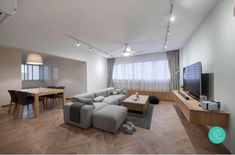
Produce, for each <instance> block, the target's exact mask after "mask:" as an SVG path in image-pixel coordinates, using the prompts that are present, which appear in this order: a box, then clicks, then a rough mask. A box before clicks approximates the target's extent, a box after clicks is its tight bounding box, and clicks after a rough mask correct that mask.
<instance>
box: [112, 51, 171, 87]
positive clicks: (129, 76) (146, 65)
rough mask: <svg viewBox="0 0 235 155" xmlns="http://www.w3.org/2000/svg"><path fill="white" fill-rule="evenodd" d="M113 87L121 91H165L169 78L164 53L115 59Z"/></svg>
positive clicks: (168, 84)
mask: <svg viewBox="0 0 235 155" xmlns="http://www.w3.org/2000/svg"><path fill="white" fill-rule="evenodd" d="M113 82H114V86H115V87H117V88H123V89H134V90H149V91H167V90H170V82H171V76H170V72H169V67H168V60H167V55H166V53H157V54H147V55H140V56H133V57H128V58H117V59H116V61H115V65H114V69H113Z"/></svg>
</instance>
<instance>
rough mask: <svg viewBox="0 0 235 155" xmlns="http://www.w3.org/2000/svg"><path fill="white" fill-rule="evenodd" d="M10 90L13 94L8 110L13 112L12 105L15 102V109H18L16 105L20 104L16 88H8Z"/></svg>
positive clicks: (11, 94)
mask: <svg viewBox="0 0 235 155" xmlns="http://www.w3.org/2000/svg"><path fill="white" fill-rule="evenodd" d="M8 92H9V94H10V96H11V101H10V106H9V110H8V113H10V112H11V106H12V104H13V103H14V104H15V109H16V106H17V104H18V97H17V95H16V90H8Z"/></svg>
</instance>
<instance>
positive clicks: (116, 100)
mask: <svg viewBox="0 0 235 155" xmlns="http://www.w3.org/2000/svg"><path fill="white" fill-rule="evenodd" d="M126 97H127V96H126V95H124V94H117V95H110V96H108V97H105V98H104V101H103V102H105V103H108V104H113V105H120V104H121V103H122V101H123V100H124V99H125V98H126Z"/></svg>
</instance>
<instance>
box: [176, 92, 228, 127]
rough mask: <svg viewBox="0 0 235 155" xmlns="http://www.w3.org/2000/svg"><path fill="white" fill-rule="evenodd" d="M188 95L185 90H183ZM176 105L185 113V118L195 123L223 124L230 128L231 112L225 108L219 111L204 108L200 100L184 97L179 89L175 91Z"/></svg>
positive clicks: (207, 124) (222, 125)
mask: <svg viewBox="0 0 235 155" xmlns="http://www.w3.org/2000/svg"><path fill="white" fill-rule="evenodd" d="M181 92H182V93H184V94H185V95H186V93H185V92H183V91H181ZM173 94H174V97H175V102H176V105H177V106H178V107H179V109H180V110H181V111H182V113H183V114H184V116H185V118H186V119H187V120H188V121H189V122H191V123H195V124H201V125H206V126H221V127H224V128H228V119H229V113H228V112H225V111H224V110H218V111H208V110H204V109H202V108H201V107H200V106H199V105H200V102H199V101H197V100H195V99H193V98H192V97H190V96H188V97H189V100H186V99H185V98H184V97H182V96H181V95H180V94H179V93H178V91H175V90H174V91H173Z"/></svg>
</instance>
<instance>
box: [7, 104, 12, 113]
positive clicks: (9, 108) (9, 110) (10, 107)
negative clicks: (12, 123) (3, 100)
mask: <svg viewBox="0 0 235 155" xmlns="http://www.w3.org/2000/svg"><path fill="white" fill-rule="evenodd" d="M11 105H12V101H11V102H10V105H9V110H8V113H10V112H11Z"/></svg>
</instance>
